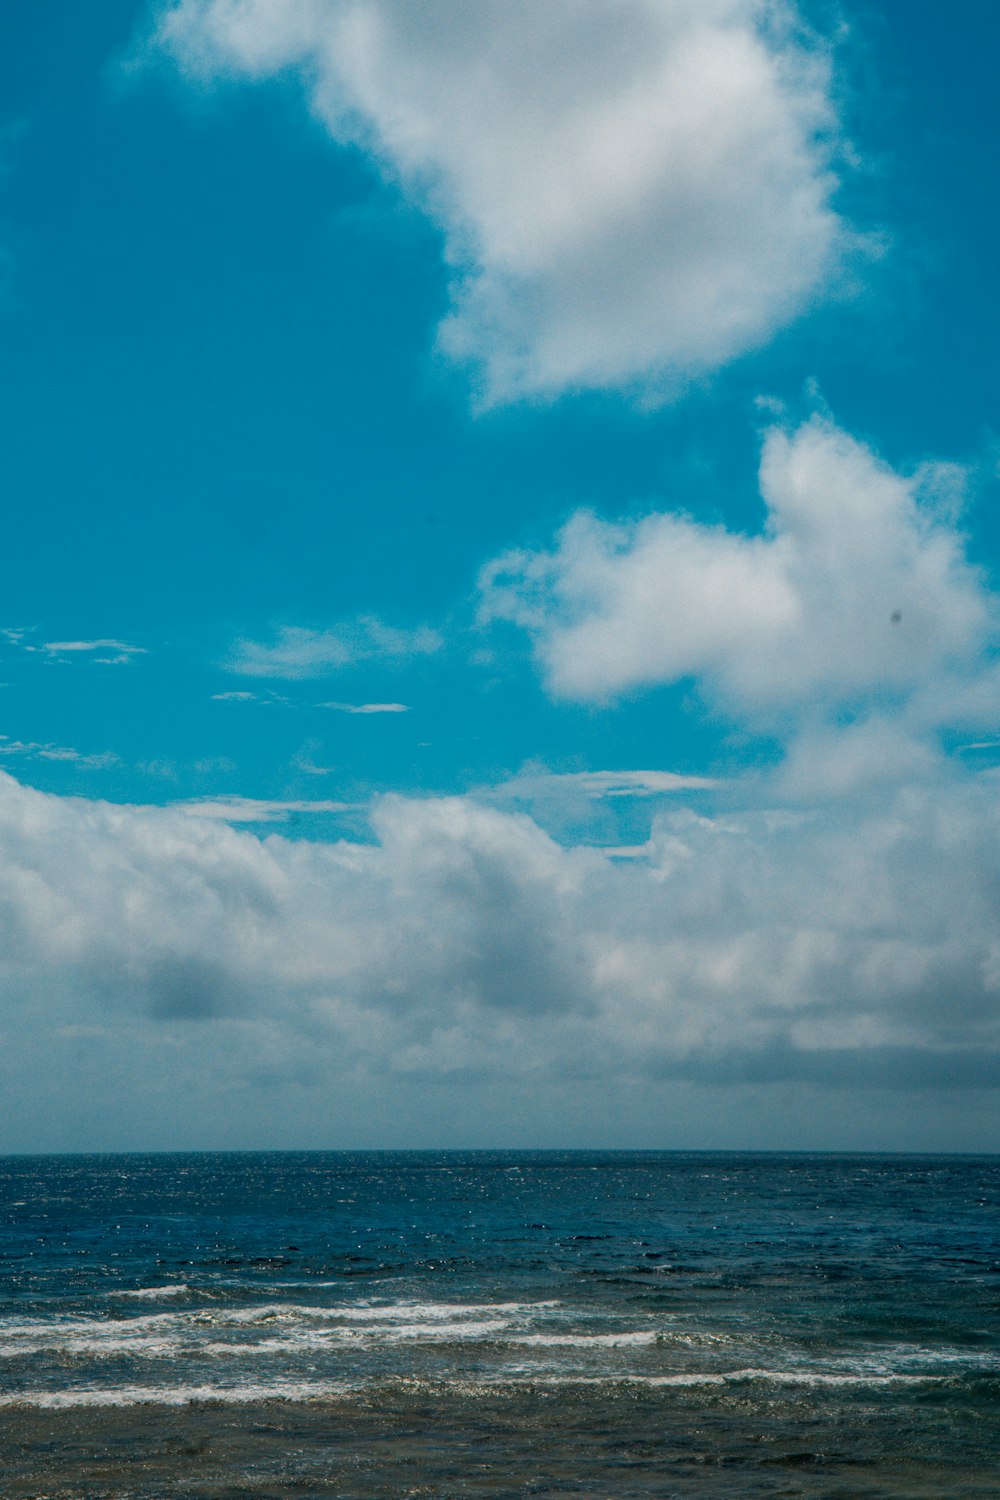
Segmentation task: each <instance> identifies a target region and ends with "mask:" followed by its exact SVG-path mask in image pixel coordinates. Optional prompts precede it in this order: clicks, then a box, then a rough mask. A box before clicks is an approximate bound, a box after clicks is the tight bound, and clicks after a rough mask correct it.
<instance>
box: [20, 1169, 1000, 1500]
mask: <svg viewBox="0 0 1000 1500" xmlns="http://www.w3.org/2000/svg"><path fill="white" fill-rule="evenodd" d="M0 1255H2V1269H3V1275H2V1284H0V1494H2V1495H3V1496H4V1497H27V1496H31V1497H36V1500H37V1497H41V1496H53V1497H54V1496H57V1495H58V1496H86V1497H88V1500H96V1497H100V1496H120V1497H124V1496H135V1497H161V1500H162V1497H163V1496H167V1495H171V1496H172V1495H178V1496H179V1495H185V1496H187V1495H191V1496H213V1497H216V1496H217V1497H223V1496H233V1497H235V1496H242V1495H248V1496H249V1495H274V1496H279V1495H281V1496H285V1495H299V1496H305V1495H309V1496H312V1495H316V1496H319V1495H330V1496H343V1497H354V1496H357V1497H368V1496H380V1497H382V1496H384V1497H400V1496H418V1495H419V1496H424V1497H447V1496H451V1495H455V1496H458V1495H478V1496H500V1495H504V1496H506V1495H510V1496H514V1495H533V1496H563V1495H565V1496H569V1495H574V1496H607V1497H629V1496H643V1497H645V1496H653V1495H655V1496H664V1497H669V1496H674V1495H676V1496H687V1495H692V1496H694V1495H697V1496H705V1497H722V1496H731V1497H755V1496H758V1495H759V1496H786V1497H787V1496H824V1497H835V1496H843V1497H855V1496H874V1497H881V1496H885V1497H889V1496H892V1497H903V1496H906V1497H916V1496H928V1497H929V1496H959V1497H960V1496H967V1495H968V1496H979V1495H982V1496H986V1495H989V1496H994V1497H996V1496H1000V1462H998V1456H997V1455H998V1454H1000V1316H998V1313H1000V1159H998V1158H995V1157H993V1158H987V1157H981V1158H973V1157H961V1158H960V1157H928V1158H917V1157H903V1156H896V1157H876V1156H851V1157H833V1156H823V1155H816V1156H813V1155H778V1154H762V1155H744V1154H728V1153H727V1154H723V1153H710V1154H702V1153H690V1154H688V1153H674V1152H664V1153H658V1152H638V1153H620V1152H616V1153H591V1152H565V1153H564V1152H518V1153H495V1152H477V1153H468V1154H463V1153H432V1152H401V1153H336V1152H331V1153H324V1152H308V1153H285V1152H282V1153H247V1154H241V1153H220V1154H199V1155H149V1156H139V1155H123V1156H62V1157H33V1158H32V1157H8V1158H2V1159H0Z"/></svg>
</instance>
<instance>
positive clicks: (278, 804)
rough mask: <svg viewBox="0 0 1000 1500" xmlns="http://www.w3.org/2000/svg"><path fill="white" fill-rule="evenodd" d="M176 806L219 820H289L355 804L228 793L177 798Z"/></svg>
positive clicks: (187, 812)
mask: <svg viewBox="0 0 1000 1500" xmlns="http://www.w3.org/2000/svg"><path fill="white" fill-rule="evenodd" d="M173 806H174V807H175V808H176V810H177V811H178V812H181V813H184V814H185V816H186V817H189V818H207V819H210V820H211V821H212V822H217V823H287V822H288V820H289V818H291V817H297V816H300V815H312V814H319V813H338V812H348V811H351V810H352V809H353V807H354V804H353V803H350V802H325V801H324V802H309V801H301V802H300V801H281V800H269V799H266V798H257V797H228V796H225V797H198V798H194V799H191V800H189V801H185V802H175V803H174V804H173Z"/></svg>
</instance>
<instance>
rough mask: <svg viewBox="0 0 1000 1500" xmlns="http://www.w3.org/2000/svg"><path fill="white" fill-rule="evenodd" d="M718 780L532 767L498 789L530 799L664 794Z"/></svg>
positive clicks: (670, 774) (695, 788) (705, 788)
mask: <svg viewBox="0 0 1000 1500" xmlns="http://www.w3.org/2000/svg"><path fill="white" fill-rule="evenodd" d="M718 785H719V782H718V781H717V780H715V779H713V778H712V777H709V776H684V775H681V774H679V773H678V772H676V771H568V772H554V771H537V772H535V771H529V772H526V773H524V774H522V775H521V776H515V777H513V778H512V779H511V780H510V781H504V782H501V783H500V785H499V786H498V787H497V788H495V790H496V791H497V792H499V793H501V794H505V795H507V796H512V797H519V798H524V799H530V798H534V797H544V796H551V795H557V796H561V795H564V794H566V793H570V794H573V793H578V794H580V795H582V796H584V797H589V798H594V799H599V798H603V797H662V796H670V795H673V794H675V793H677V792H692V791H709V790H711V789H712V788H713V787H717V786H718Z"/></svg>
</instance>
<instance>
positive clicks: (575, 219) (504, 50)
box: [151, 0, 860, 405]
mask: <svg viewBox="0 0 1000 1500" xmlns="http://www.w3.org/2000/svg"><path fill="white" fill-rule="evenodd" d="M151 52H152V54H153V55H154V56H156V55H159V56H161V57H162V56H163V55H167V56H169V57H171V58H172V59H173V60H174V61H175V63H176V64H177V65H178V66H179V67H180V68H181V69H182V71H183V72H184V73H185V75H186V76H187V77H188V78H189V79H190V80H191V81H192V82H198V83H201V84H209V83H214V82H217V81H218V80H220V79H242V80H250V81H260V80H263V79H268V78H274V77H279V76H289V75H291V76H294V77H296V78H297V79H298V81H299V83H300V84H301V87H302V89H303V91H304V93H305V96H306V99H307V101H308V105H309V108H310V110H311V111H312V113H313V114H314V115H315V116H316V118H317V119H318V120H320V121H321V122H322V124H323V126H324V127H325V128H326V130H327V131H328V132H329V134H330V136H331V138H332V139H333V140H334V141H336V142H338V143H340V144H342V145H349V146H354V147H359V148H360V149H361V150H362V151H363V152H364V153H365V154H366V155H367V156H368V157H369V158H370V159H371V161H372V162H373V164H374V165H375V166H376V167H377V169H378V171H379V172H380V173H381V174H382V176H383V177H384V178H385V179H386V180H387V181H389V182H390V183H392V184H394V185H396V186H397V187H399V188H400V189H401V191H402V192H403V193H404V194H405V195H406V196H407V198H409V199H410V200H411V201H412V202H414V203H415V204H416V205H418V206H419V207H420V208H421V209H422V210H423V211H424V212H426V213H427V214H428V215H429V216H430V218H431V219H432V220H433V221H434V223H435V224H436V225H438V226H439V228H440V229H441V231H442V234H443V238H444V253H445V257H446V260H447V263H448V267H449V274H450V290H451V308H450V311H449V313H448V314H447V316H446V317H445V319H444V321H443V323H442V324H441V326H440V328H439V330H438V345H439V348H440V350H441V351H442V352H443V353H444V354H445V355H446V356H447V357H449V358H450V359H453V360H456V361H458V362H459V363H460V364H464V365H467V366H469V367H470V368H471V369H472V370H473V372H474V379H475V382H476V387H477V393H478V400H479V401H480V402H481V403H482V404H485V405H491V404H500V403H504V402H509V401H517V400H520V399H525V398H532V399H541V400H551V399H553V398H555V397H557V396H559V395H560V394H562V393H563V392H566V391H581V390H607V389H625V390H628V391H631V392H633V393H636V394H641V395H643V396H644V397H645V398H647V399H654V400H655V399H658V398H661V397H664V396H668V395H670V394H672V393H675V392H676V391H677V389H678V388H679V387H681V386H683V385H684V384H685V383H687V382H688V381H689V380H690V379H692V378H695V377H698V376H700V375H701V374H703V373H704V372H707V371H711V370H713V369H715V368H717V367H718V366H720V365H722V364H724V363H726V362H727V361H730V360H732V359H733V358H735V357H737V356H739V355H741V354H743V353H745V352H747V351H748V350H751V349H754V348H756V347H758V346H759V345H761V344H763V343H765V342H766V341H767V340H768V339H769V338H770V337H771V336H772V335H773V334H775V333H776V332H777V331H778V330H779V329H781V328H782V327H784V326H785V325H786V324H787V323H789V322H790V321H791V320H792V319H793V318H794V317H796V316H797V315H798V314H799V313H801V312H802V311H803V310H804V309H805V308H807V307H808V306H809V305H810V304H811V302H813V301H814V300H815V299H816V298H817V297H818V296H820V295H823V294H825V293H827V292H828V291H829V290H830V289H831V287H832V286H833V285H834V284H835V283H836V281H837V278H838V276H839V274H840V270H841V269H842V262H843V260H844V257H845V255H846V254H847V253H848V252H849V251H850V250H851V248H852V246H853V247H854V249H856V248H857V246H858V244H859V243H860V242H859V240H858V238H857V236H855V235H854V234H853V232H852V231H851V230H850V229H849V228H848V226H847V225H846V224H845V222H844V221H843V220H842V218H841V217H840V216H839V215H838V213H837V211H836V210H835V208H834V207H833V198H834V194H835V191H836V188H837V185H838V183H837V177H836V173H835V170H834V162H835V159H836V158H837V157H838V153H839V154H840V155H841V156H844V153H843V152H840V145H841V142H840V135H841V127H840V122H839V120H838V118H837V111H836V108H835V106H834V103H833V95H832V85H831V67H830V56H829V51H828V48H827V47H826V46H825V45H824V44H823V43H822V42H821V41H820V39H819V38H818V37H817V36H815V35H813V34H811V33H808V32H807V29H806V27H805V25H804V23H803V21H802V19H801V17H800V16H799V14H798V13H797V10H796V8H795V6H794V4H793V3H792V0H673V3H671V4H670V5H664V4H662V3H659V0H610V3H609V0H547V3H546V4H545V5H537V4H532V3H531V0H480V3H478V4H477V5H475V6H469V5H466V4H464V3H462V0H428V3H425V4H423V5H420V6H417V7H415V6H412V5H410V4H408V3H406V0H179V3H176V4H172V5H168V6H166V7H164V8H162V9H161V11H160V13H159V16H158V20H157V23H156V27H155V32H154V38H153V41H152V43H151Z"/></svg>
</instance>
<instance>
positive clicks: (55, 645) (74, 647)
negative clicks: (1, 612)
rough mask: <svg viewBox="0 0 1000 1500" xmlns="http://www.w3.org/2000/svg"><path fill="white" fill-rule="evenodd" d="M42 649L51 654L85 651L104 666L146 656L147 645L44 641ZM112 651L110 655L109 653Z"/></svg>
mask: <svg viewBox="0 0 1000 1500" xmlns="http://www.w3.org/2000/svg"><path fill="white" fill-rule="evenodd" d="M42 650H43V651H47V652H48V653H49V655H50V656H72V655H75V654H76V653H78V652H84V653H86V654H87V655H89V656H90V658H91V660H92V661H94V662H95V663H97V664H98V665H100V666H104V667H119V666H126V665H128V663H130V662H131V660H132V658H133V657H134V656H145V655H146V654H147V652H146V647H145V646H133V645H130V644H129V642H128V641H116V640H97V641H43V643H42ZM109 652H110V653H111V654H110V655H108V653H109Z"/></svg>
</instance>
